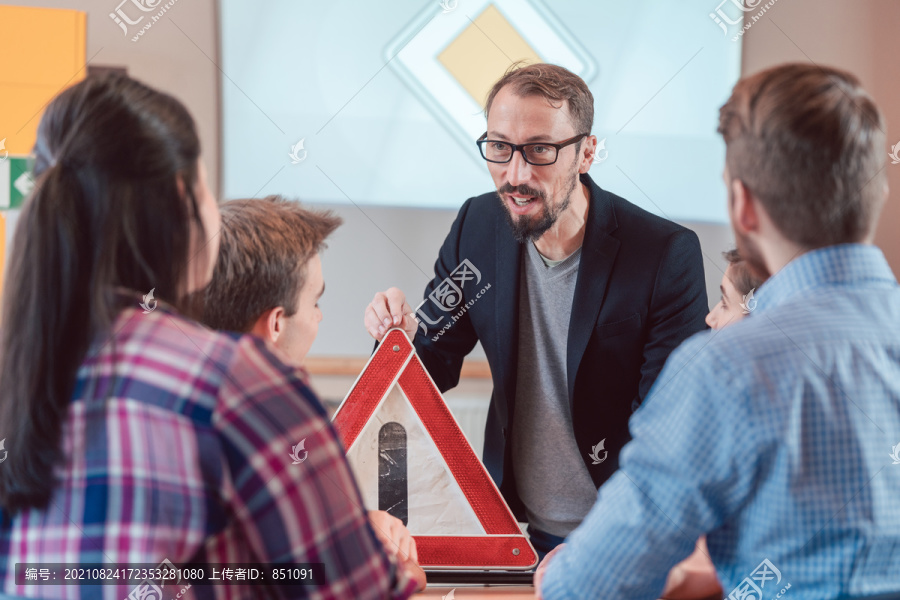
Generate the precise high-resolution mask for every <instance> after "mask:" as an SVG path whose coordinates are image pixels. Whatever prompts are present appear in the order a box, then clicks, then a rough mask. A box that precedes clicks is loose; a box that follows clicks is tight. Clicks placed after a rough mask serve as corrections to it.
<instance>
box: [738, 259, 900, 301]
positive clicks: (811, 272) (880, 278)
mask: <svg viewBox="0 0 900 600" xmlns="http://www.w3.org/2000/svg"><path fill="white" fill-rule="evenodd" d="M864 282H865V283H866V284H868V285H873V284H874V285H884V286H887V287H890V286H896V285H897V279H896V278H895V277H894V274H893V272H892V271H891V268H890V266H889V265H888V263H887V260H885V258H884V254H883V253H882V252H881V249H880V248H878V247H877V246H872V245H869V244H839V245H836V246H826V247H824V248H817V249H816V250H810V251H809V252H805V253H804V254H801V255H800V256H798V257H797V258H795V259H794V260H792V261H791V262H789V263H788V264H787V265H785V266H784V268H782V269H781V270H780V271H779V272H777V273H775V275H773V276H772V277H770V278H769V279H768V280H767V281H766V282H765V283H764V284H763V285H761V286H760V287H759V289H758V290H756V294H755V295H754V298H755V300H756V306H755V310H754V312H756V311H765V310H767V309H769V308H772V307H775V306H778V305H780V304H783V303H785V302H787V301H788V300H789V299H791V298H793V297H794V296H797V295H799V294H801V293H803V292H805V291H807V290H811V289H814V288H819V287H825V286H839V287H840V286H844V287H854V286H860V285H861V284H863V283H864Z"/></svg>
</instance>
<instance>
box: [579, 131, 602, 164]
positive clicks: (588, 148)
mask: <svg viewBox="0 0 900 600" xmlns="http://www.w3.org/2000/svg"><path fill="white" fill-rule="evenodd" d="M601 152H604V151H603V150H601ZM596 153H597V136H596V135H589V136H587V137H586V138H584V140H582V148H581V161H580V164H579V165H578V172H579V173H587V172H588V171H590V170H591V165H592V164H594V156H595V155H596Z"/></svg>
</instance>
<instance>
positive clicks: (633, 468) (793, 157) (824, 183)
mask: <svg viewBox="0 0 900 600" xmlns="http://www.w3.org/2000/svg"><path fill="white" fill-rule="evenodd" d="M884 130H885V125H884V119H883V117H882V115H881V112H880V111H879V110H878V107H877V106H876V105H875V103H874V101H873V100H872V98H871V97H870V96H869V95H868V94H867V93H866V92H865V91H864V90H863V89H862V87H861V86H860V84H859V81H858V80H857V79H856V77H854V76H853V75H851V74H849V73H846V72H843V71H839V70H837V69H832V68H825V67H821V66H818V65H812V64H790V65H784V66H780V67H775V68H772V69H768V70H765V71H762V72H760V73H757V74H755V75H752V76H750V77H747V78H745V79H742V80H741V81H739V82H738V84H737V85H736V86H735V88H734V91H733V93H732V95H731V98H730V99H729V100H728V102H727V103H726V104H725V105H724V106H723V107H722V109H721V112H720V116H719V131H720V132H721V133H722V135H723V137H724V138H725V144H726V169H725V173H724V177H725V182H726V185H727V188H728V192H729V198H728V208H729V215H730V219H731V224H732V228H733V229H734V233H735V237H736V238H737V246H738V251H739V252H740V255H741V256H742V257H743V258H744V260H746V262H747V264H748V265H749V267H750V268H751V270H752V271H753V273H754V274H755V275H756V276H757V277H759V278H761V279H766V282H765V283H764V284H763V285H762V286H760V288H759V289H758V290H757V291H756V293H755V295H754V297H755V298H756V300H757V304H756V308H755V309H754V310H753V311H752V312H751V313H750V314H749V315H748V316H747V317H746V318H745V319H742V320H741V321H740V322H738V323H734V324H732V325H730V326H728V327H725V328H724V329H722V330H719V331H714V332H705V333H700V334H697V335H695V336H693V337H692V338H691V339H690V340H688V341H686V342H685V343H684V344H682V345H681V346H680V347H679V348H678V349H677V350H676V351H675V352H673V353H672V356H671V357H670V358H669V360H668V362H667V363H666V366H665V368H664V369H663V371H662V373H661V374H660V376H659V378H658V379H657V381H656V384H655V385H654V387H653V389H652V390H651V392H650V395H649V397H648V398H647V400H646V402H645V403H644V406H643V407H642V408H641V410H640V411H639V412H638V413H636V414H635V415H634V417H633V418H632V419H631V423H630V428H631V433H632V441H631V442H629V444H628V445H627V446H626V447H625V448H624V450H623V451H622V461H621V465H620V468H619V470H618V471H617V472H616V474H615V475H613V476H612V477H611V478H610V480H609V481H608V482H607V483H606V484H605V485H604V486H603V487H602V488H600V492H599V495H598V498H597V502H596V504H595V505H594V507H593V508H592V509H591V512H590V513H589V514H588V516H587V517H586V518H585V520H584V522H583V523H582V524H581V526H580V527H579V528H578V529H576V530H575V531H574V532H573V533H572V535H571V536H570V537H569V538H568V540H567V543H566V544H565V545H564V546H561V547H560V548H559V550H558V551H557V552H555V553H553V554H550V555H548V557H547V560H545V562H544V565H542V568H540V569H539V570H538V574H537V576H536V578H535V579H536V587H538V591H539V593H541V594H543V597H544V598H545V599H547V600H556V599H558V598H588V597H590V598H657V597H659V595H660V593H661V592H662V591H663V585H664V582H665V578H666V573H667V572H668V571H669V569H671V567H672V566H673V565H674V564H675V563H677V562H678V561H680V560H682V559H683V558H684V557H685V556H687V555H688V554H689V553H690V552H691V550H692V549H693V548H694V543H695V542H696V540H697V538H698V537H699V536H700V535H704V534H705V535H706V539H707V544H708V548H709V555H710V557H711V559H712V562H713V564H714V565H715V567H716V570H717V572H718V575H719V579H720V581H721V582H722V587H723V588H724V590H725V591H726V592H728V593H729V596H728V597H729V598H751V597H752V598H780V597H782V596H785V595H786V594H787V597H788V598H792V599H795V600H801V599H803V598H810V599H816V600H825V599H833V598H866V597H871V596H874V595H881V597H883V598H888V597H890V598H897V597H898V596H900V575H898V574H900V552H897V549H898V548H900V502H898V501H897V498H898V497H900V466H897V464H892V458H893V459H895V460H894V461H893V463H900V460H896V455H897V448H898V447H897V446H896V444H898V442H900V286H898V285H897V279H896V278H895V276H894V275H893V273H892V272H891V269H890V267H889V266H888V264H887V261H886V260H885V258H884V255H883V254H882V252H881V250H879V249H878V248H877V247H875V246H873V245H872V239H873V237H874V232H875V226H876V223H877V221H878V215H879V212H880V210H881V208H882V206H883V205H884V202H885V199H886V198H887V181H886V177H885V173H884V161H885V156H886V152H885V148H886V144H885V134H884ZM892 448H893V453H892Z"/></svg>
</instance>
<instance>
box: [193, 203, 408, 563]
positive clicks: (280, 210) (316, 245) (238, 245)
mask: <svg viewBox="0 0 900 600" xmlns="http://www.w3.org/2000/svg"><path fill="white" fill-rule="evenodd" d="M219 212H220V213H221V215H222V228H221V230H220V234H219V240H220V241H219V258H218V260H217V261H216V268H215V270H214V271H213V276H212V280H211V281H210V283H209V285H208V286H207V287H206V290H205V291H204V293H203V296H204V298H203V301H202V308H201V310H202V313H203V315H202V317H201V320H202V321H203V322H204V323H205V324H206V325H208V326H210V327H212V328H213V329H220V330H227V331H237V332H240V333H252V334H254V335H257V336H259V337H261V338H263V339H264V340H266V341H268V342H269V343H271V344H272V345H273V346H274V347H275V348H277V349H278V350H280V351H281V352H282V353H283V354H284V358H285V359H286V360H288V361H290V362H292V363H294V364H297V365H300V364H302V363H303V360H304V359H305V358H306V354H307V352H309V348H310V346H312V343H313V341H314V340H315V339H316V334H317V333H318V331H319V322H320V321H321V320H322V311H321V309H320V308H319V304H318V302H319V298H321V296H322V294H323V293H324V291H325V281H324V279H323V276H322V260H321V258H320V257H319V252H320V251H321V250H322V249H323V248H324V245H325V239H326V238H327V237H328V236H329V235H331V233H332V232H333V231H334V230H335V229H336V228H337V227H338V226H339V225H340V223H341V220H340V219H339V218H338V217H335V216H332V215H331V213H328V212H315V211H311V210H307V209H305V208H303V206H302V205H301V204H300V203H299V202H291V201H287V200H285V199H284V198H281V197H280V196H269V197H267V198H262V199H260V198H255V199H245V200H230V201H228V202H223V203H222V204H221V205H220V206H219ZM368 514H369V521H370V522H371V523H372V528H373V529H374V530H375V534H376V535H377V536H378V538H379V539H380V540H381V542H382V543H383V545H384V547H385V550H386V551H387V552H389V553H391V554H397V553H403V554H404V555H408V556H410V557H412V559H413V560H417V558H418V555H417V552H416V543H415V540H414V539H413V538H412V536H411V535H410V534H409V530H407V529H406V527H405V526H404V525H403V522H402V521H401V520H400V519H397V518H395V517H392V516H391V515H389V514H388V513H387V512H385V511H369V513H368Z"/></svg>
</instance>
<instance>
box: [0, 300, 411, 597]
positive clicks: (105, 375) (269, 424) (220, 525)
mask: <svg viewBox="0 0 900 600" xmlns="http://www.w3.org/2000/svg"><path fill="white" fill-rule="evenodd" d="M113 331H114V332H115V333H114V334H113V335H112V336H110V337H111V339H108V340H106V343H103V344H97V345H95V346H94V347H93V348H92V350H91V352H90V353H89V355H88V358H87V359H86V360H85V362H84V363H83V364H82V366H81V369H80V370H79V372H78V380H77V383H76V386H75V390H74V393H73V398H72V403H71V405H70V408H69V414H68V417H67V419H66V421H65V424H64V427H63V437H62V448H63V451H64V455H65V457H66V460H65V464H62V465H60V467H59V468H58V472H57V478H58V485H57V487H56V490H55V492H54V494H53V497H52V500H51V502H50V504H49V508H48V509H46V510H40V511H39V510H31V511H28V512H24V513H20V514H18V515H16V516H15V517H13V518H10V516H9V515H5V514H3V511H2V510H0V583H2V585H0V590H3V591H5V592H6V593H8V594H15V595H20V596H29V597H43V598H107V599H115V600H122V599H123V598H126V597H127V596H128V595H129V593H130V592H131V591H132V590H133V589H134V585H121V586H120V585H103V586H87V585H82V586H78V585H65V586H45V585H26V586H18V587H17V586H16V585H15V573H14V568H15V564H16V563H20V562H29V563H119V564H137V563H152V564H158V563H160V562H161V561H163V560H164V559H168V560H169V561H171V562H172V563H173V564H174V565H177V566H179V567H185V566H187V565H189V564H190V563H194V564H198V563H232V564H233V563H253V562H255V563H266V564H287V563H324V565H325V567H324V568H325V575H326V579H327V584H325V585H321V586H318V587H315V586H307V587H304V588H301V592H299V593H300V594H302V595H301V597H309V598H316V599H323V600H324V599H330V598H353V599H358V598H407V597H408V596H410V595H411V594H412V592H413V589H414V587H415V583H414V582H413V581H411V580H409V579H408V578H406V577H405V575H403V574H402V573H401V570H399V569H398V568H397V566H396V564H395V563H394V561H393V560H392V559H389V558H388V557H387V555H386V554H385V553H384V552H383V551H382V549H381V544H380V543H379V542H378V540H377V538H376V537H375V535H374V532H373V530H372V528H371V527H370V525H369V524H368V519H367V515H366V512H365V510H364V509H363V502H362V499H361V497H360V494H359V490H358V488H357V486H356V482H355V481H354V479H353V476H352V475H351V472H350V469H349V467H348V464H347V461H346V458H345V454H344V451H343V448H342V447H341V445H340V442H339V441H338V438H337V436H336V434H335V432H334V430H333V429H332V427H331V424H330V422H329V420H328V417H327V414H326V412H325V410H324V408H323V407H322V405H321V404H320V403H319V402H318V400H317V399H316V398H315V396H314V395H313V393H312V391H310V389H309V388H308V387H307V385H306V384H305V381H304V378H303V375H302V372H299V371H297V370H296V369H295V368H292V367H289V366H287V365H285V364H284V363H283V362H282V361H281V360H279V358H278V357H277V356H276V355H275V354H273V353H272V352H271V351H270V350H269V349H268V348H267V347H266V345H265V344H264V343H263V342H262V341H261V340H258V339H255V338H253V337H251V336H243V337H237V336H232V335H228V334H222V333H217V332H213V331H210V330H208V329H205V328H203V327H202V326H200V325H198V324H197V323H194V322H192V321H189V320H187V319H185V318H183V317H181V316H179V315H178V314H176V313H175V312H174V311H172V310H171V309H170V308H168V307H166V306H164V305H163V304H162V303H160V304H159V306H158V307H157V308H156V310H154V311H153V312H151V313H149V314H143V313H142V312H141V311H140V310H138V309H137V308H134V309H132V308H128V309H125V310H124V311H122V313H121V314H120V316H119V317H118V319H117V321H116V323H115V324H114V327H113ZM107 396H109V399H108V400H104V398H105V397H107ZM304 440H305V452H307V453H308V454H306V456H305V460H303V461H302V462H300V463H299V464H293V463H294V462H295V461H294V460H292V456H291V454H292V447H293V446H294V445H296V444H299V443H300V442H301V441H304ZM295 455H296V456H297V457H298V458H301V459H302V458H304V451H303V450H299V449H298V452H297V453H296V454H295ZM0 468H2V465H0ZM166 587H167V588H169V589H171V587H172V586H166ZM275 589H276V588H268V587H263V586H259V587H255V588H254V587H250V586H247V585H238V584H234V583H232V584H228V585H215V586H196V585H195V586H193V587H191V588H190V589H188V590H187V591H185V592H184V593H183V594H181V595H180V596H179V598H180V599H181V600H183V599H188V598H217V599H228V598H257V597H267V596H270V595H272V594H273V593H274V590H275ZM178 592H179V590H178V588H175V589H174V590H172V591H171V592H169V591H168V590H164V596H163V598H165V600H171V599H172V598H174V597H175V594H176V593H178Z"/></svg>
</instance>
